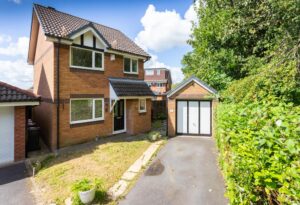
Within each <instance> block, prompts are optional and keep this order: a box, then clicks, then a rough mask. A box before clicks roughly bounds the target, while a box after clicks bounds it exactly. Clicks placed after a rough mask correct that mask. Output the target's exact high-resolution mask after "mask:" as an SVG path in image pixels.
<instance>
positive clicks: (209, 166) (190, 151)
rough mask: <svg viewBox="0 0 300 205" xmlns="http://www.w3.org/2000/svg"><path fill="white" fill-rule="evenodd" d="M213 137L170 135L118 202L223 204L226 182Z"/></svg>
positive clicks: (130, 204)
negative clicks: (219, 166) (129, 189)
mask: <svg viewBox="0 0 300 205" xmlns="http://www.w3.org/2000/svg"><path fill="white" fill-rule="evenodd" d="M216 158H217V153H216V148H215V144H214V140H213V139H211V138H209V137H189V136H180V137H176V138H173V139H170V140H169V141H168V143H167V144H166V145H165V147H164V148H163V149H161V151H160V152H159V153H158V155H157V157H156V159H154V160H153V163H152V164H151V165H150V167H149V168H148V169H147V170H146V171H145V173H144V174H143V175H142V176H141V178H140V179H139V180H138V181H137V183H136V185H135V186H134V187H133V188H132V190H131V191H130V192H129V194H128V195H127V196H126V197H125V198H124V199H123V200H122V201H120V202H119V204H120V205H140V204H143V205H153V204H159V205H183V204H184V205H223V204H228V201H227V199H226V198H225V197H224V192H225V185H224V181H223V178H222V175H221V172H220V170H219V168H218V166H217V160H216Z"/></svg>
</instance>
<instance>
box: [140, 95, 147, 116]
mask: <svg viewBox="0 0 300 205" xmlns="http://www.w3.org/2000/svg"><path fill="white" fill-rule="evenodd" d="M142 100H144V101H145V109H144V110H141V101H142ZM144 112H147V99H146V98H140V99H139V113H144Z"/></svg>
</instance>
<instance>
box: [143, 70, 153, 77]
mask: <svg viewBox="0 0 300 205" xmlns="http://www.w3.org/2000/svg"><path fill="white" fill-rule="evenodd" d="M149 72H150V73H149ZM145 73H146V75H147V76H152V75H154V71H153V70H145Z"/></svg>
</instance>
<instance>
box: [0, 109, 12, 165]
mask: <svg viewBox="0 0 300 205" xmlns="http://www.w3.org/2000/svg"><path fill="white" fill-rule="evenodd" d="M0 136H1V140H0V164H3V163H6V162H10V161H14V109H13V107H0Z"/></svg>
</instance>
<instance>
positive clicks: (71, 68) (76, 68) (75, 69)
mask: <svg viewBox="0 0 300 205" xmlns="http://www.w3.org/2000/svg"><path fill="white" fill-rule="evenodd" d="M70 71H72V72H94V73H104V69H93V68H78V67H73V66H71V67H70Z"/></svg>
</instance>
